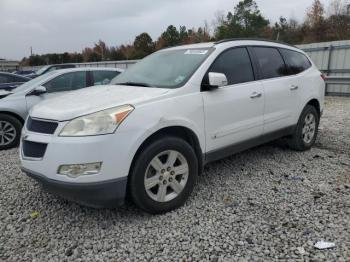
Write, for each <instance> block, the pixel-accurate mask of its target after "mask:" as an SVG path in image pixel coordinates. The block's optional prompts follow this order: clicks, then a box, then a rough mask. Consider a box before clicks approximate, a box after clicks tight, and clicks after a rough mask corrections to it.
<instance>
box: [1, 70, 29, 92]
mask: <svg viewBox="0 0 350 262" xmlns="http://www.w3.org/2000/svg"><path fill="white" fill-rule="evenodd" d="M29 80H31V79H30V78H28V77H25V76H20V75H15V74H10V73H5V72H0V90H12V89H14V88H16V87H17V86H19V85H21V84H23V83H25V82H28V81H29Z"/></svg>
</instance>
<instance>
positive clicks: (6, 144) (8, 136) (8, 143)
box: [0, 114, 22, 150]
mask: <svg viewBox="0 0 350 262" xmlns="http://www.w3.org/2000/svg"><path fill="white" fill-rule="evenodd" d="M21 131H22V123H21V122H20V121H19V120H18V119H17V118H15V117H13V116H10V115H6V114H0V150H5V149H10V148H13V147H16V146H18V144H19V140H20V137H21Z"/></svg>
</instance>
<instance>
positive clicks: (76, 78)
mask: <svg viewBox="0 0 350 262" xmlns="http://www.w3.org/2000/svg"><path fill="white" fill-rule="evenodd" d="M42 86H44V87H45V88H46V90H47V93H45V94H41V95H27V96H26V102H27V109H28V111H29V110H30V109H31V108H32V107H33V106H34V105H36V104H38V103H39V102H41V101H43V100H46V99H50V98H53V97H56V96H59V95H63V94H65V93H67V92H69V91H73V90H77V89H81V88H85V87H86V86H87V72H86V71H77V72H70V73H64V74H62V75H59V76H56V77H54V78H53V79H51V80H49V81H47V82H46V83H44V84H42Z"/></svg>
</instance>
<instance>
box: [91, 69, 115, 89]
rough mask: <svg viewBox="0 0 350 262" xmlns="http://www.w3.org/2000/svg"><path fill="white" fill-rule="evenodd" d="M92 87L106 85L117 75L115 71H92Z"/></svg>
mask: <svg viewBox="0 0 350 262" xmlns="http://www.w3.org/2000/svg"><path fill="white" fill-rule="evenodd" d="M92 75H93V78H94V86H98V85H108V84H109V83H110V82H111V80H112V79H113V78H115V77H116V76H117V75H119V72H117V71H102V70H101V71H93V72H92Z"/></svg>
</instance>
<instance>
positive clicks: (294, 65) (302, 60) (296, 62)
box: [280, 49, 311, 74]
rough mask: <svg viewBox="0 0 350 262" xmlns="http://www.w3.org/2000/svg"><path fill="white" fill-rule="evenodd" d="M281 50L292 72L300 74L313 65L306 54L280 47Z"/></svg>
mask: <svg viewBox="0 0 350 262" xmlns="http://www.w3.org/2000/svg"><path fill="white" fill-rule="evenodd" d="M280 51H281V53H282V55H283V58H284V60H285V61H286V63H287V65H288V70H289V73H290V74H299V73H301V72H303V71H305V70H307V69H309V68H310V67H311V62H310V61H309V59H308V58H307V57H306V56H305V55H304V54H302V53H299V52H296V51H292V50H288V49H280Z"/></svg>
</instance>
